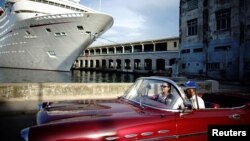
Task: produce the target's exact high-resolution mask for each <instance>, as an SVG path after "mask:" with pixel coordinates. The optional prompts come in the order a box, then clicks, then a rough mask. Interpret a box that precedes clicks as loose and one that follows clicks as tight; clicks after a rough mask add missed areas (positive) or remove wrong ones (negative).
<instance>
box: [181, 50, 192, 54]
mask: <svg viewBox="0 0 250 141" xmlns="http://www.w3.org/2000/svg"><path fill="white" fill-rule="evenodd" d="M185 53H190V49H183V50H181V54H185Z"/></svg>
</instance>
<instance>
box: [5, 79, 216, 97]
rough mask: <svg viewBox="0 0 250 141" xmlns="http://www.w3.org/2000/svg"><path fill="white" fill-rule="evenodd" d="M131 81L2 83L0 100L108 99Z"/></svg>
mask: <svg viewBox="0 0 250 141" xmlns="http://www.w3.org/2000/svg"><path fill="white" fill-rule="evenodd" d="M198 84H199V88H200V89H199V91H200V92H215V91H218V89H219V84H218V82H217V81H214V80H207V81H203V82H198ZM131 85H132V83H2V84H0V101H11V100H38V101H45V100H68V99H109V98H116V97H118V96H121V95H122V94H123V93H124V92H125V91H126V90H127V89H128V88H129V86H131Z"/></svg>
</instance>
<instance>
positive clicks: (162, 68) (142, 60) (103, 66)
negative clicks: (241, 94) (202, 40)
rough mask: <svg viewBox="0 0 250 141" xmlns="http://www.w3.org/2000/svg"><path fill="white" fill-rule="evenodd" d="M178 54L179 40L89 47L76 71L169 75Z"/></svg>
mask: <svg viewBox="0 0 250 141" xmlns="http://www.w3.org/2000/svg"><path fill="white" fill-rule="evenodd" d="M178 54H179V37H170V38H162V39H153V40H145V41H136V42H128V43H123V44H110V45H102V46H93V47H88V48H87V49H85V51H84V52H83V53H82V54H81V55H80V56H79V57H78V58H77V60H76V62H75V63H74V65H73V69H92V70H100V71H117V72H135V73H161V74H167V75H170V73H171V72H172V71H173V69H174V68H173V66H174V64H175V62H176V61H175V60H176V59H177V58H178Z"/></svg>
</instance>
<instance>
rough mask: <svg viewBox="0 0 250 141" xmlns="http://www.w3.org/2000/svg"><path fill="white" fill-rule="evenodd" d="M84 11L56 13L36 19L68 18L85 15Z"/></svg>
mask: <svg viewBox="0 0 250 141" xmlns="http://www.w3.org/2000/svg"><path fill="white" fill-rule="evenodd" d="M83 16H84V13H68V14H56V15H47V16H40V17H37V18H36V20H44V19H57V18H68V17H83Z"/></svg>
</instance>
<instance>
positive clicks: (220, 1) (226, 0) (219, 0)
mask: <svg viewBox="0 0 250 141" xmlns="http://www.w3.org/2000/svg"><path fill="white" fill-rule="evenodd" d="M229 2H230V1H229V0H216V4H226V3H229Z"/></svg>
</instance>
